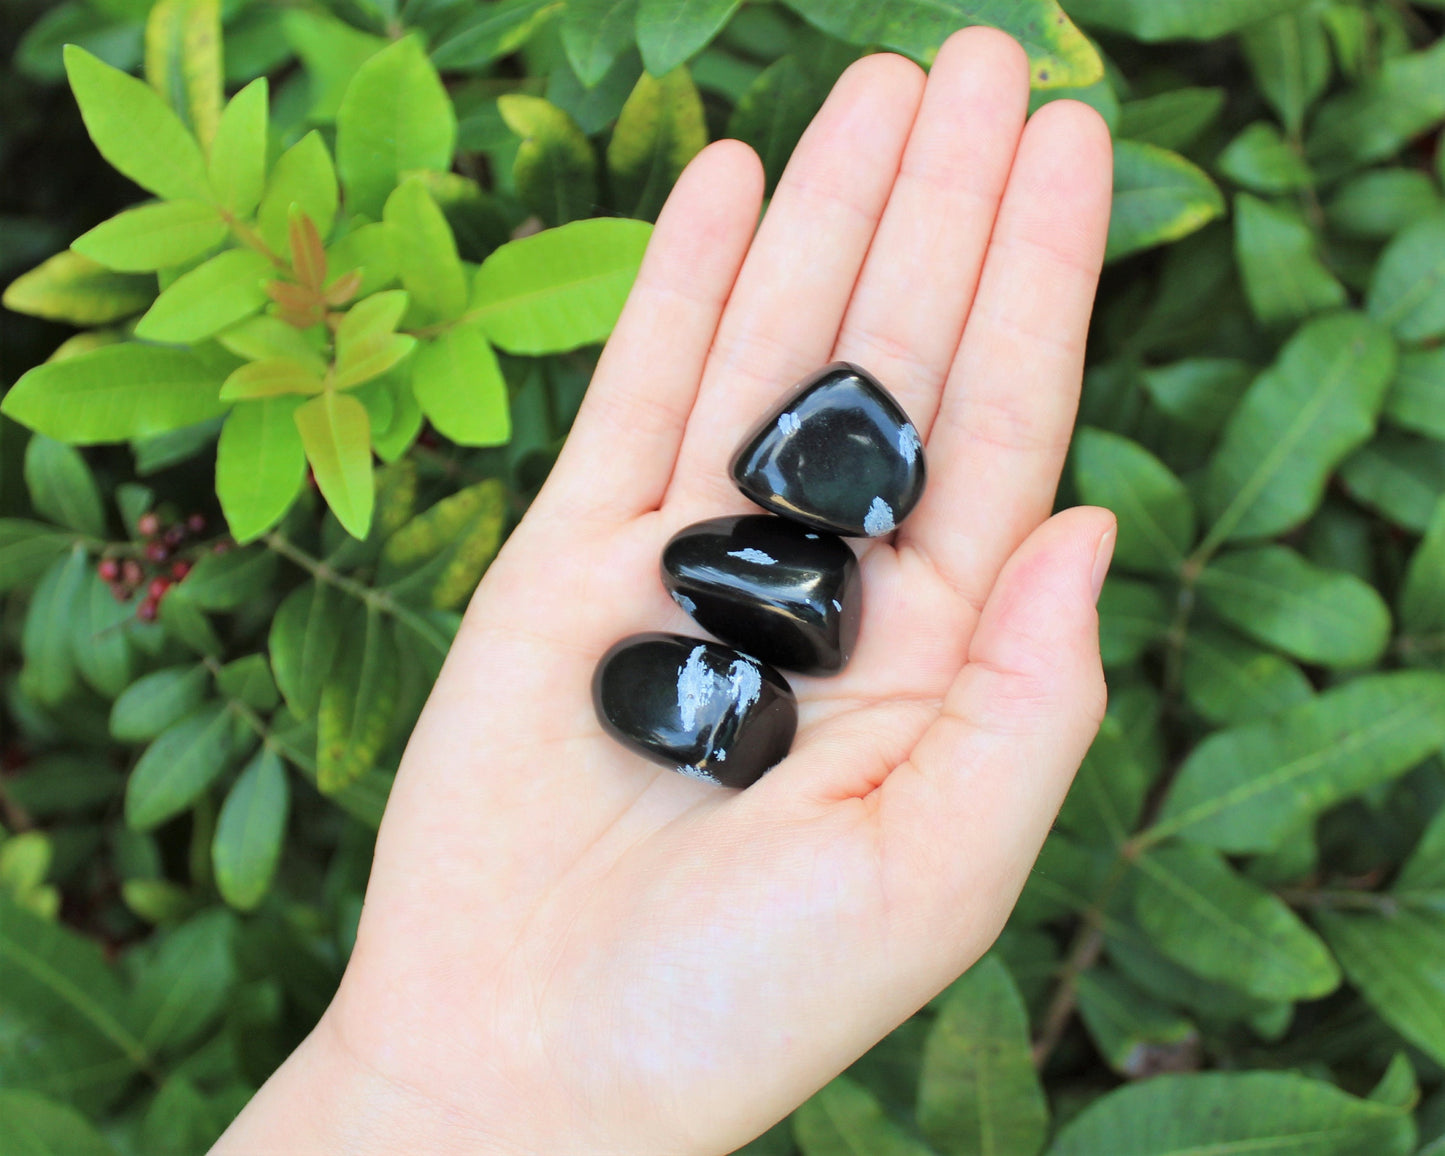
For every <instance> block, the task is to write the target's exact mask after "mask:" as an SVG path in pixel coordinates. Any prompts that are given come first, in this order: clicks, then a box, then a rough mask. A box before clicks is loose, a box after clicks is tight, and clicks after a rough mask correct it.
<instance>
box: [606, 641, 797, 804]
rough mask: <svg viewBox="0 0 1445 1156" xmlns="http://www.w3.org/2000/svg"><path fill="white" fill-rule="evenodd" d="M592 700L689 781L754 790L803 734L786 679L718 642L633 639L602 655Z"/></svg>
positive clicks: (636, 746) (628, 737)
mask: <svg viewBox="0 0 1445 1156" xmlns="http://www.w3.org/2000/svg"><path fill="white" fill-rule="evenodd" d="M592 703H593V705H594V706H595V707H596V708H597V717H598V719H600V720H601V722H602V726H603V728H604V729H605V730H606V731H607V732H608V733H609V734H611V735H612V737H613V738H615V739H617V740H618V741H619V742H621V743H622V744H623V745H624V746H626V747H629V748H631V749H632V750H634V751H636V752H637V753H638V754H640V755H644V756H645V757H647V758H649V759H651V760H652V761H653V762H656V763H662V764H663V765H664V766H668V767H671V768H672V769H673V770H676V771H680V772H682V773H683V774H684V775H687V776H689V777H690V778H696V779H704V780H707V781H708V782H712V783H717V784H718V785H719V786H724V787H746V786H748V785H750V784H751V783H754V782H756V781H757V780H758V778H759V777H761V776H762V774H763V772H765V771H767V770H768V769H769V768H770V767H773V766H775V765H776V764H777V763H779V762H781V761H782V760H783V758H784V757H785V756H786V755H787V753H788V748H789V747H790V746H792V743H793V735H794V734H795V733H796V732H797V729H798V703H797V700H796V699H795V698H794V697H793V691H792V688H791V687H789V686H788V682H787V680H786V679H785V678H784V677H783V676H782V675H781V674H779V673H778V672H777V671H776V670H774V669H773V668H772V667H770V666H768V665H767V664H766V663H763V662H759V661H758V660H757V659H755V658H751V657H749V656H748V655H746V654H743V653H741V652H739V651H736V650H734V649H732V648H731V647H728V646H723V645H722V644H721V643H718V642H706V641H704V640H702V639H700V638H685V637H684V636H682V635H680V634H660V633H654V634H634V635H632V636H631V637H630V638H624V639H623V640H622V641H621V642H619V643H617V645H616V646H614V647H612V649H611V650H609V651H608V652H607V653H606V654H604V655H603V656H602V661H601V662H599V663H598V664H597V671H596V674H594V675H593V678H592Z"/></svg>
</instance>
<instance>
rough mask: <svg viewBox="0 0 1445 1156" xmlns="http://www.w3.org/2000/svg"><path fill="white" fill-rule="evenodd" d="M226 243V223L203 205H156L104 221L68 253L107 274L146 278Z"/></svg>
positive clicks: (197, 203)
mask: <svg viewBox="0 0 1445 1156" xmlns="http://www.w3.org/2000/svg"><path fill="white" fill-rule="evenodd" d="M225 239H226V224H225V222H224V221H222V220H221V218H220V216H219V215H218V214H217V213H216V208H215V206H214V205H208V204H206V203H205V202H204V201H160V202H158V203H156V204H153V205H142V206H141V207H140V208H138V209H127V210H126V211H125V212H123V213H120V214H119V215H117V216H114V217H112V218H111V219H110V220H108V221H103V222H102V223H101V224H99V225H97V226H96V227H95V228H93V229H91V230H90V231H89V232H88V233H82V234H81V235H80V236H79V237H77V238H76V239H75V240H74V241H73V242H71V248H72V249H74V250H75V251H76V252H77V253H82V254H84V255H85V256H87V257H89V258H90V259H91V260H92V261H97V262H99V263H100V264H102V265H104V266H105V267H106V268H108V269H118V270H123V271H126V272H131V273H144V272H147V271H149V270H153V269H169V268H170V267H172V266H174V265H184V264H186V263H187V262H189V261H192V260H194V259H195V258H197V257H199V256H200V255H201V254H202V253H206V252H209V251H210V250H211V249H214V248H215V247H216V246H217V245H219V244H220V243H221V242H222V241H224V240H225Z"/></svg>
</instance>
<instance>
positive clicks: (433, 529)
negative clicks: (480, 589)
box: [377, 478, 507, 610]
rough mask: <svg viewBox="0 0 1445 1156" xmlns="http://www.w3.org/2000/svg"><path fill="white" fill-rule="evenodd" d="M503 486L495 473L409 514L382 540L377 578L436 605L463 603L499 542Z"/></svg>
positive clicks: (504, 501) (504, 513) (503, 518)
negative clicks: (405, 520)
mask: <svg viewBox="0 0 1445 1156" xmlns="http://www.w3.org/2000/svg"><path fill="white" fill-rule="evenodd" d="M506 517H507V496H506V487H505V486H504V485H503V484H502V482H501V481H500V480H498V479H496V478H489V479H487V480H486V481H484V482H478V483H476V484H475V485H471V486H468V487H467V488H466V489H464V490H458V491H457V492H456V493H455V494H451V495H449V496H448V497H445V498H443V499H442V500H441V501H439V502H437V503H436V504H435V505H434V506H432V507H430V508H429V509H427V510H424V511H423V512H422V513H420V514H418V515H417V516H416V517H414V518H412V519H411V521H409V522H408V523H407V524H406V525H404V526H402V527H401V529H399V530H397V531H396V533H395V534H393V535H392V536H391V538H390V539H389V540H388V541H387V543H386V548H385V549H384V550H383V552H382V565H381V568H380V570H379V572H378V575H377V580H378V582H379V583H380V584H381V585H383V586H385V587H387V589H389V590H390V591H392V592H393V593H395V594H399V595H406V596H407V597H408V598H410V599H412V600H415V601H423V600H424V601H425V602H427V603H428V604H430V605H431V606H432V607H433V608H435V609H438V610H449V609H451V608H453V607H455V606H459V605H461V604H462V603H463V602H464V601H466V599H467V598H468V597H470V596H471V593H472V591H473V590H474V589H475V588H476V585H477V583H478V582H479V581H480V580H481V577H482V573H483V571H484V570H485V569H486V568H487V565H488V563H490V562H491V560H492V558H493V557H494V556H495V555H496V553H497V549H498V548H499V547H500V546H501V542H502V529H503V526H504V525H505V523H506Z"/></svg>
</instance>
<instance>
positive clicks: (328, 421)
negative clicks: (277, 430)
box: [294, 393, 375, 538]
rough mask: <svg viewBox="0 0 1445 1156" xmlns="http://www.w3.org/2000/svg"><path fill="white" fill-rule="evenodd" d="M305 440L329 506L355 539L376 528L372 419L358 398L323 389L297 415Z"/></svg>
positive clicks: (318, 482)
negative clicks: (372, 477)
mask: <svg viewBox="0 0 1445 1156" xmlns="http://www.w3.org/2000/svg"><path fill="white" fill-rule="evenodd" d="M294 416H295V422H296V428H297V429H298V430H300V431H301V444H302V445H303V446H304V447H305V449H306V458H307V460H308V461H310V463H311V469H312V471H313V472H314V473H315V475H316V485H317V486H318V487H319V488H320V490H321V494H322V496H323V497H324V498H325V499H326V504H327V505H328V506H330V507H331V510H332V512H333V513H334V514H335V515H336V517H337V519H338V520H339V521H340V522H341V524H342V526H344V527H345V528H346V532H347V533H348V534H350V535H351V536H352V537H353V538H365V537H366V534H367V531H368V530H370V529H371V507H372V502H373V500H374V498H375V494H374V492H373V489H372V484H371V422H370V419H369V418H367V416H366V410H365V408H364V407H363V406H362V404H361V402H359V401H357V400H356V398H354V397H351V396H350V395H348V394H344V393H323V394H322V395H321V396H320V397H314V398H312V399H311V400H310V401H308V402H306V403H305V404H304V405H302V406H300V407H299V408H298V409H297V410H296V413H295V415H294Z"/></svg>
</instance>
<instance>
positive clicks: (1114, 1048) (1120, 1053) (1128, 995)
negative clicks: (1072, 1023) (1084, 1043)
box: [1077, 967, 1199, 1080]
mask: <svg viewBox="0 0 1445 1156" xmlns="http://www.w3.org/2000/svg"><path fill="white" fill-rule="evenodd" d="M1077 991H1078V999H1079V1018H1080V1019H1081V1020H1083V1022H1084V1027H1085V1028H1087V1029H1088V1032H1089V1036H1090V1038H1091V1039H1092V1040H1093V1041H1094V1046H1095V1047H1096V1048H1098V1049H1099V1053H1100V1054H1101V1055H1102V1056H1103V1057H1104V1059H1105V1060H1106V1061H1107V1062H1108V1064H1109V1067H1111V1068H1112V1069H1113V1070H1114V1071H1115V1072H1117V1073H1118V1074H1119V1075H1121V1076H1124V1077H1126V1078H1128V1079H1135V1080H1137V1079H1141V1078H1143V1077H1145V1076H1152V1075H1154V1074H1155V1071H1154V1069H1153V1065H1154V1064H1155V1063H1157V1062H1158V1060H1159V1058H1160V1057H1165V1058H1166V1061H1167V1058H1168V1057H1172V1056H1180V1055H1183V1056H1188V1055H1189V1054H1190V1053H1191V1052H1192V1051H1193V1050H1194V1049H1195V1048H1196V1047H1197V1046H1198V1043H1199V1031H1198V1029H1197V1028H1196V1027H1195V1026H1194V1025H1193V1024H1192V1023H1190V1022H1189V1020H1187V1019H1185V1018H1184V1017H1183V1016H1181V1015H1180V1014H1179V1013H1177V1012H1175V1011H1172V1010H1170V1009H1169V1008H1167V1007H1165V1006H1164V1005H1163V1004H1160V1003H1157V1002H1155V1001H1154V1000H1153V999H1151V998H1149V997H1148V996H1147V995H1145V994H1144V993H1142V992H1141V991H1139V989H1138V988H1136V987H1134V986H1133V985H1132V984H1131V983H1129V982H1128V981H1126V980H1124V979H1123V978H1121V977H1120V976H1119V975H1117V974H1116V973H1115V972H1113V971H1110V970H1108V969H1107V968H1103V967H1091V968H1090V969H1089V970H1088V971H1086V972H1084V973H1082V974H1081V975H1080V976H1079V978H1078V981H1077Z"/></svg>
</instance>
